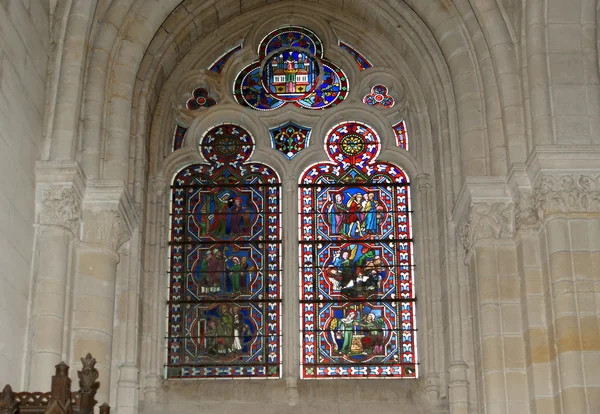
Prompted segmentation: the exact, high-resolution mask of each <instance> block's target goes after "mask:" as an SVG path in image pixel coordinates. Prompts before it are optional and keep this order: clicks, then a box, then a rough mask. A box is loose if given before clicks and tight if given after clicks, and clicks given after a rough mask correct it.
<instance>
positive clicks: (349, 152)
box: [340, 134, 366, 157]
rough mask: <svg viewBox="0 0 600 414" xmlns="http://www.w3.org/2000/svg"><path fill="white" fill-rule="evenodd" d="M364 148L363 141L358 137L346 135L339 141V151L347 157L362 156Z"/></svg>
mask: <svg viewBox="0 0 600 414" xmlns="http://www.w3.org/2000/svg"><path fill="white" fill-rule="evenodd" d="M365 146H366V145H365V139H364V138H363V137H362V136H359V135H355V134H348V135H344V136H343V137H342V139H340V150H341V151H342V153H343V154H344V155H346V156H348V157H353V156H356V155H360V154H362V153H363V151H364V150H365Z"/></svg>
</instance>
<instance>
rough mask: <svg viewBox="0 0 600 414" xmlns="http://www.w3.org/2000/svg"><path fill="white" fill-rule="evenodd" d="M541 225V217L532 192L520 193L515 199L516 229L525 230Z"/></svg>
mask: <svg viewBox="0 0 600 414" xmlns="http://www.w3.org/2000/svg"><path fill="white" fill-rule="evenodd" d="M538 223H539V216H538V211H537V208H536V207H535V202H534V199H533V196H532V194H531V192H529V191H520V192H518V193H517V195H516V197H515V228H516V229H517V230H518V229H525V228H531V227H534V226H535V225H537V224H538Z"/></svg>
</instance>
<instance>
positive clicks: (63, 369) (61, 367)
mask: <svg viewBox="0 0 600 414" xmlns="http://www.w3.org/2000/svg"><path fill="white" fill-rule="evenodd" d="M54 368H56V374H55V375H56V376H57V377H68V376H69V366H68V365H67V364H66V363H65V362H64V361H61V362H59V363H58V364H57V365H55V366H54Z"/></svg>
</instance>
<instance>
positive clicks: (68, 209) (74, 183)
mask: <svg viewBox="0 0 600 414" xmlns="http://www.w3.org/2000/svg"><path fill="white" fill-rule="evenodd" d="M84 192H85V176H84V174H83V171H82V169H81V167H80V166H79V164H78V163H77V162H76V161H38V162H37V164H36V199H37V203H36V204H37V209H36V210H37V212H36V213H37V214H36V222H37V223H38V224H41V225H47V226H58V227H63V228H65V229H67V230H70V231H71V232H75V230H76V229H77V226H78V225H79V220H80V216H81V202H82V194H83V193H84Z"/></svg>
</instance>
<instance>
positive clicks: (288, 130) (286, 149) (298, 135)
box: [269, 121, 311, 160]
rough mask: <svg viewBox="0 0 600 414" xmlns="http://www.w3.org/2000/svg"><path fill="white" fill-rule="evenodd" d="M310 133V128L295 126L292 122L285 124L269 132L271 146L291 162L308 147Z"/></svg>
mask: <svg viewBox="0 0 600 414" xmlns="http://www.w3.org/2000/svg"><path fill="white" fill-rule="evenodd" d="M310 131H311V129H310V128H307V127H303V126H301V125H298V124H295V123H294V122H292V121H289V122H286V123H285V124H283V125H280V126H278V127H276V128H272V129H271V130H269V132H270V134H271V146H272V147H273V148H275V149H276V150H277V151H279V152H281V153H282V154H283V155H285V157H286V158H287V159H288V160H291V159H292V158H294V157H295V156H296V155H297V154H298V153H299V152H300V151H302V150H303V149H304V148H306V147H308V143H309V140H310Z"/></svg>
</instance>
